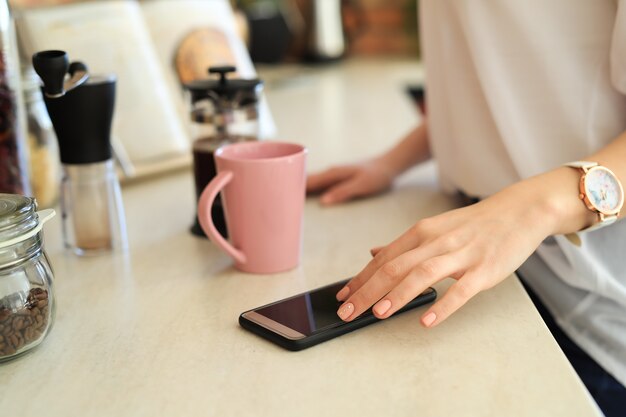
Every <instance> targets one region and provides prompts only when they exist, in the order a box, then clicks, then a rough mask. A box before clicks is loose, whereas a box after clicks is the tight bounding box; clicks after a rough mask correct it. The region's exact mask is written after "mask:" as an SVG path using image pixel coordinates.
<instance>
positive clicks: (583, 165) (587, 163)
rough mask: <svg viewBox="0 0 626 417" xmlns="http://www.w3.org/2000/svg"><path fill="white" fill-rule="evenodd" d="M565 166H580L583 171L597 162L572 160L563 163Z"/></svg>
mask: <svg viewBox="0 0 626 417" xmlns="http://www.w3.org/2000/svg"><path fill="white" fill-rule="evenodd" d="M563 165H565V166H566V167H572V168H580V169H582V170H583V171H585V172H587V170H588V169H589V168H593V167H595V166H598V163H597V162H590V161H574V162H568V163H566V164H563Z"/></svg>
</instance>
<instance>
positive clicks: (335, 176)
mask: <svg viewBox="0 0 626 417" xmlns="http://www.w3.org/2000/svg"><path fill="white" fill-rule="evenodd" d="M353 172H354V168H353V167H348V166H345V167H335V168H330V169H327V170H326V171H323V172H320V173H319V174H312V175H309V176H308V177H307V180H306V191H307V193H316V192H320V191H323V190H325V189H327V188H328V187H330V186H332V185H334V184H337V183H338V182H341V181H343V180H345V179H347V178H349V177H350V176H351V175H352V173H353Z"/></svg>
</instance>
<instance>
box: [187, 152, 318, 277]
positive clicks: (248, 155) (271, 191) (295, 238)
mask: <svg viewBox="0 0 626 417" xmlns="http://www.w3.org/2000/svg"><path fill="white" fill-rule="evenodd" d="M306 154H307V150H306V148H304V147H303V146H301V145H297V144H293V143H280V142H269V141H263V142H241V143H235V144H232V145H226V146H223V147H221V148H219V149H218V150H217V151H215V164H216V168H217V175H216V176H215V177H214V178H213V180H211V182H210V183H209V185H207V187H206V188H205V189H204V191H203V192H202V195H201V196H200V200H199V202H198V220H199V221H200V225H201V226H202V229H203V230H204V232H205V233H206V234H207V235H208V236H209V238H210V239H211V240H212V241H213V242H214V243H215V244H216V245H218V246H219V247H220V248H221V249H223V250H224V251H225V252H226V253H227V254H228V255H230V256H231V257H232V258H233V259H234V260H235V267H236V268H237V269H239V270H241V271H244V272H253V273H259V274H269V273H273V272H280V271H286V270H289V269H292V268H295V267H296V266H298V264H299V263H300V253H301V249H302V220H303V213H304V199H305V192H306V191H305V189H306V186H305V184H306V172H305V157H306ZM219 192H221V193H222V202H223V205H224V214H225V217H226V225H227V227H228V234H229V235H230V240H231V242H230V243H229V242H228V241H226V239H224V237H223V236H221V235H220V234H219V232H218V231H217V229H216V228H215V225H214V224H213V221H212V220H211V206H212V205H213V200H215V198H216V196H217V194H218V193H219Z"/></svg>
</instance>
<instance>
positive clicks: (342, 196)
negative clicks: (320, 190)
mask: <svg viewBox="0 0 626 417" xmlns="http://www.w3.org/2000/svg"><path fill="white" fill-rule="evenodd" d="M367 194H369V193H368V190H367V189H366V188H365V187H364V184H363V182H362V181H360V180H359V179H357V178H354V179H349V180H346V181H343V182H341V183H339V184H337V185H335V186H334V187H332V188H330V189H329V190H328V191H327V192H325V193H324V195H322V197H321V198H320V203H322V204H324V205H332V204H338V203H343V202H345V201H348V200H351V199H353V198H355V197H362V196H364V195H367Z"/></svg>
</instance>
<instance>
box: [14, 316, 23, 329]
mask: <svg viewBox="0 0 626 417" xmlns="http://www.w3.org/2000/svg"><path fill="white" fill-rule="evenodd" d="M23 328H24V319H23V318H21V317H18V318H16V319H15V320H13V330H22V329H23Z"/></svg>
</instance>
